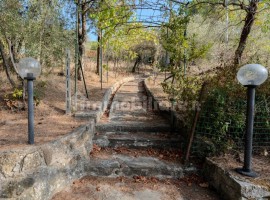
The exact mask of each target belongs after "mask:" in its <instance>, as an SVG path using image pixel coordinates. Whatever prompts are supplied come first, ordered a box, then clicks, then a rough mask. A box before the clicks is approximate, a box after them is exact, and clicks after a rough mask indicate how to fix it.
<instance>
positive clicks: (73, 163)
mask: <svg viewBox="0 0 270 200" xmlns="http://www.w3.org/2000/svg"><path fill="white" fill-rule="evenodd" d="M132 80H134V77H128V78H125V79H123V80H121V81H118V82H117V83H115V84H114V85H113V86H112V87H111V88H109V89H108V90H107V91H106V92H105V94H104V97H103V100H102V105H101V109H100V110H98V111H97V113H96V114H95V120H94V121H93V120H90V122H89V124H87V125H83V126H80V127H79V128H77V129H76V130H75V131H73V132H71V133H70V134H68V135H66V136H64V137H62V138H60V139H57V140H55V141H52V142H49V143H46V144H42V145H32V146H30V145H29V146H27V147H24V148H18V149H12V150H5V151H0V198H5V199H25V200H31V199H33V200H47V199H50V198H51V197H52V196H53V195H54V194H55V193H57V192H58V191H60V190H62V189H63V188H65V187H66V186H67V185H69V184H71V183H72V182H73V181H74V180H75V179H79V178H81V177H83V176H85V175H86V174H87V172H85V171H87V170H86V169H85V167H86V166H87V165H88V164H87V163H88V162H89V159H90V158H89V153H90V152H91V150H92V146H93V143H92V139H93V136H94V133H95V122H98V121H99V120H100V118H101V116H102V115H103V114H104V112H105V110H106V109H107V106H108V104H109V102H110V98H111V95H112V94H113V93H114V92H115V91H116V90H117V89H118V88H119V86H121V85H122V84H123V83H126V82H128V81H132Z"/></svg>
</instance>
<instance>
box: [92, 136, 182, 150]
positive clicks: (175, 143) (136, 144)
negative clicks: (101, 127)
mask: <svg viewBox="0 0 270 200" xmlns="http://www.w3.org/2000/svg"><path fill="white" fill-rule="evenodd" d="M93 142H94V143H95V144H97V145H98V146H101V147H128V148H137V149H138V148H156V149H166V148H174V149H180V147H181V145H182V142H181V138H180V137H179V136H177V135H175V134H171V133H160V132H150V133H145V132H137V133H132V132H124V133H123V132H122V133H115V132H106V133H98V134H96V135H95V137H94V139H93Z"/></svg>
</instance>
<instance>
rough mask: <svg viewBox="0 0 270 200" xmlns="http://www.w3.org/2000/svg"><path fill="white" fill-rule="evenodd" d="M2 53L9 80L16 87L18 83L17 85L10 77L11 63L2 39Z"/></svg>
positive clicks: (0, 46)
mask: <svg viewBox="0 0 270 200" xmlns="http://www.w3.org/2000/svg"><path fill="white" fill-rule="evenodd" d="M0 53H1V57H2V58H3V65H4V69H5V72H6V75H7V78H8V81H9V83H10V84H11V86H12V87H13V88H15V87H16V85H15V83H14V81H13V80H12V78H11V77H10V66H9V63H8V58H7V55H6V54H5V50H4V44H3V43H2V41H1V40H0Z"/></svg>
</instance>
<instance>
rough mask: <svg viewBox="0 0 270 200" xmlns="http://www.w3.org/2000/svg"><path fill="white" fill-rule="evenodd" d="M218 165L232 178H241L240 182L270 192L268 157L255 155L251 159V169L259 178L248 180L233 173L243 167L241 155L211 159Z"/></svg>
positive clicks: (269, 158) (269, 161)
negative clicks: (258, 186) (255, 185)
mask: <svg viewBox="0 0 270 200" xmlns="http://www.w3.org/2000/svg"><path fill="white" fill-rule="evenodd" d="M211 159H212V160H213V161H215V162H216V163H218V164H219V165H220V166H222V168H224V169H225V170H226V171H229V172H230V173H231V174H233V175H234V176H237V177H239V178H241V179H242V180H245V181H249V182H252V183H255V184H258V185H262V186H265V187H267V188H269V190H270V167H269V166H270V157H269V155H267V156H264V155H256V156H253V158H252V169H253V170H254V171H255V172H256V173H258V175H259V177H257V178H249V177H247V176H242V175H240V174H239V173H237V172H236V171H235V169H236V168H241V167H243V154H236V155H233V154H225V155H223V156H220V157H214V158H211Z"/></svg>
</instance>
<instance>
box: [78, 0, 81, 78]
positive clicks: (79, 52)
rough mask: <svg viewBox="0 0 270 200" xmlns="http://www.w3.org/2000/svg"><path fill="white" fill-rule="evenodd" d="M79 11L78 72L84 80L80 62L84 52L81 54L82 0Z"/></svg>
mask: <svg viewBox="0 0 270 200" xmlns="http://www.w3.org/2000/svg"><path fill="white" fill-rule="evenodd" d="M78 9H79V10H78V12H77V15H78V16H77V18H78V21H77V30H78V47H77V48H78V69H77V74H78V76H77V77H78V80H79V81H81V80H82V76H81V66H80V64H79V63H82V62H81V61H82V54H81V43H82V41H81V39H82V29H81V22H82V18H81V17H82V2H81V0H78Z"/></svg>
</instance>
